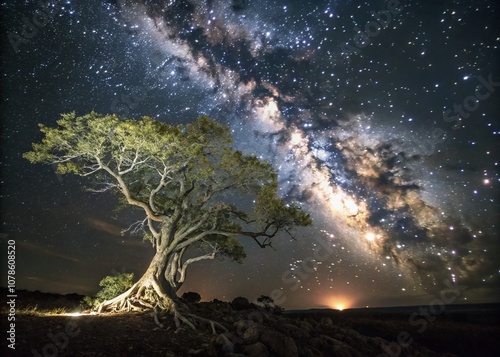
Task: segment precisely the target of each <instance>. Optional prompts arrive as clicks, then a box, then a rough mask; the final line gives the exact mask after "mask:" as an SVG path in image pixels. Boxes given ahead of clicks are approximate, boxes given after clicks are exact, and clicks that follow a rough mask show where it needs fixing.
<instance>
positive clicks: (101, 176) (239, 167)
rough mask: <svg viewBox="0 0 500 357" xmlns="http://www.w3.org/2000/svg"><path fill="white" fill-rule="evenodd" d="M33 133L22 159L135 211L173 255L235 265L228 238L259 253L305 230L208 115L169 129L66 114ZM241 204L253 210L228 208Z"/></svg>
mask: <svg viewBox="0 0 500 357" xmlns="http://www.w3.org/2000/svg"><path fill="white" fill-rule="evenodd" d="M40 130H41V132H42V134H44V136H43V138H42V141H41V142H40V143H34V144H33V150H32V151H30V152H27V153H25V154H24V155H23V157H24V158H26V159H28V160H29V161H30V162H32V163H48V164H56V165H57V171H58V173H60V174H77V175H81V176H89V177H91V178H93V182H94V184H95V187H96V188H95V190H100V191H110V192H113V193H115V194H117V195H118V197H119V198H120V200H119V204H120V205H121V206H125V205H128V206H130V205H132V206H136V207H140V208H141V209H143V210H144V211H145V212H146V215H147V216H148V217H149V218H150V219H151V220H152V221H154V223H155V224H157V226H156V228H157V229H161V231H162V232H164V233H162V234H165V235H167V236H168V237H170V238H168V239H169V241H172V240H173V241H174V242H176V244H178V246H179V249H182V248H184V247H187V246H191V245H193V244H194V246H197V247H198V248H200V247H201V248H204V249H207V250H209V251H214V250H213V249H215V251H216V252H218V254H219V255H223V256H226V257H229V258H231V259H233V260H235V261H237V262H241V261H242V260H243V259H244V257H245V252H244V250H243V246H242V245H241V243H240V242H239V241H238V240H237V239H236V237H242V236H247V237H251V238H253V239H254V240H256V241H257V242H258V243H259V244H260V245H261V246H262V247H264V246H267V245H270V243H269V242H270V240H271V239H272V238H273V237H274V236H275V235H276V234H277V233H279V232H280V231H286V232H289V231H290V230H291V229H293V228H294V227H300V226H308V225H310V224H311V218H310V216H309V215H308V214H306V213H305V212H303V211H302V210H301V209H300V208H299V207H297V206H295V205H289V204H287V203H286V202H285V200H283V199H282V198H280V197H279V196H278V185H277V174H276V172H275V171H274V170H273V168H272V166H271V165H270V164H269V163H267V162H265V161H262V160H260V159H258V158H257V157H255V156H248V155H244V154H243V153H242V152H241V151H237V150H235V149H234V148H233V147H232V135H231V132H230V130H229V128H228V127H226V126H224V125H220V124H218V123H217V122H216V121H214V120H211V119H209V118H208V117H205V116H202V117H200V118H198V119H197V120H196V121H194V122H193V123H190V124H187V125H179V126H173V125H169V124H166V123H162V122H160V121H157V120H154V119H152V118H150V117H147V116H146V117H143V118H140V119H138V120H131V119H122V118H118V117H117V116H116V115H100V114H97V113H95V112H92V113H89V114H87V115H84V116H76V114H75V113H69V114H62V116H61V119H59V120H58V121H57V126H56V127H47V126H44V125H40ZM249 199H250V200H255V205H254V207H253V211H252V210H249V209H248V207H237V205H231V204H228V201H229V200H230V201H231V202H248V200H249ZM149 223H151V222H149ZM145 229H147V228H145ZM150 233H152V232H148V233H147V234H146V235H144V240H148V241H151V242H152V243H153V245H156V244H157V243H158V242H161V243H163V244H166V242H167V241H168V240H167V239H166V238H165V239H163V238H161V239H160V238H158V235H156V236H155V234H150ZM174 238H175V239H174ZM259 238H264V239H265V242H266V243H262V242H259V241H258V239H259ZM157 240H158V242H157Z"/></svg>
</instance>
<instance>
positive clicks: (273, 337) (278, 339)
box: [261, 330, 299, 357]
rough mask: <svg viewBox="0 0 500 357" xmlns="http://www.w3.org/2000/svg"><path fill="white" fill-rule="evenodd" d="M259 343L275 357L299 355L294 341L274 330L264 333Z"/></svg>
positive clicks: (295, 356)
mask: <svg viewBox="0 0 500 357" xmlns="http://www.w3.org/2000/svg"><path fill="white" fill-rule="evenodd" d="M261 342H262V343H264V344H265V345H266V347H267V348H268V349H269V351H270V352H271V353H272V354H273V355H275V356H277V357H298V355H299V352H298V350H297V345H296V344H295V341H294V340H293V339H292V338H291V337H289V336H286V335H284V334H283V333H281V332H278V331H275V330H267V331H264V332H263V333H262V336H261Z"/></svg>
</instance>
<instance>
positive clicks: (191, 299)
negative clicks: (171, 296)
mask: <svg viewBox="0 0 500 357" xmlns="http://www.w3.org/2000/svg"><path fill="white" fill-rule="evenodd" d="M182 299H183V300H184V301H186V302H187V303H190V304H196V303H198V302H200V300H201V296H200V294H198V293H196V292H194V291H187V292H185V293H184V294H182Z"/></svg>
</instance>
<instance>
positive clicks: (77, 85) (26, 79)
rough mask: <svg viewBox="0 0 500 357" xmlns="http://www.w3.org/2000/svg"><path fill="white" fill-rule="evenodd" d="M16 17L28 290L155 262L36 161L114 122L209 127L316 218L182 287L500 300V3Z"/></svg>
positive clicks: (7, 135)
mask: <svg viewBox="0 0 500 357" xmlns="http://www.w3.org/2000/svg"><path fill="white" fill-rule="evenodd" d="M1 5H2V26H3V27H4V28H3V31H2V45H3V51H2V52H3V58H2V72H3V73H2V97H3V103H2V110H1V112H2V132H1V143H2V145H1V148H2V155H1V158H2V159H1V160H2V178H1V185H2V189H1V195H2V197H1V201H2V209H1V213H2V228H1V240H2V246H3V247H4V246H5V244H6V240H7V239H15V240H16V248H17V271H16V280H17V288H18V289H21V288H25V289H32V290H34V289H39V290H42V291H49V292H58V293H72V292H76V293H81V294H94V293H95V292H97V291H98V290H99V286H98V282H99V281H100V279H102V277H104V276H106V275H112V274H117V273H120V272H134V273H135V274H136V276H138V275H140V274H142V273H143V272H144V270H145V269H146V267H147V265H148V263H149V261H150V259H151V257H152V256H153V253H154V252H153V249H152V248H151V246H150V245H148V243H145V242H142V241H141V238H140V237H136V236H130V235H127V234H126V235H124V236H122V235H121V230H122V229H124V228H127V227H128V226H129V225H130V224H131V223H133V222H134V221H135V220H137V217H138V212H137V211H128V210H126V211H123V212H116V211H115V205H116V199H115V198H114V197H112V196H109V195H107V194H96V193H89V192H87V191H84V190H83V187H84V186H85V185H88V183H89V182H88V181H86V180H85V179H84V178H79V177H70V176H60V175H57V174H56V173H55V170H54V168H53V167H51V166H43V165H31V164H29V163H28V162H27V161H26V160H23V159H22V158H21V155H22V153H23V152H26V151H28V150H30V148H31V143H32V142H34V141H37V140H40V139H41V135H40V133H39V131H38V126H37V124H38V123H43V124H45V125H54V124H55V121H56V120H57V119H58V118H59V114H60V113H66V112H70V111H75V112H76V113H77V114H78V115H83V114H86V113H88V112H90V111H92V110H94V111H97V112H99V113H103V114H104V113H115V114H118V115H120V116H123V117H129V118H139V117H141V116H143V115H148V116H151V117H155V118H157V119H158V120H161V121H164V122H168V123H188V122H190V121H192V120H194V119H195V118H196V117H197V116H199V115H200V114H206V115H209V116H210V117H212V118H214V119H216V120H218V121H219V122H221V123H225V124H227V125H228V126H229V127H230V128H231V130H232V132H233V134H234V138H235V147H236V148H237V149H240V150H242V151H244V152H245V153H246V154H253V155H256V156H258V157H260V158H262V159H264V160H267V161H269V162H271V163H272V164H273V165H274V167H275V168H276V170H278V172H279V179H280V193H281V195H282V196H283V197H285V198H286V199H287V200H289V202H291V203H292V202H293V203H296V204H299V205H300V206H301V207H302V208H303V209H304V210H306V211H308V212H309V213H311V215H312V218H313V220H314V226H313V227H312V228H308V229H302V230H300V231H298V232H297V233H296V236H297V239H296V240H295V241H294V240H291V239H289V238H287V237H285V236H283V237H280V239H278V240H277V241H276V242H275V244H274V245H275V250H272V249H264V250H262V249H260V248H258V247H256V246H255V245H253V244H251V242H247V241H244V242H243V243H244V245H245V247H246V249H247V255H248V256H247V259H246V261H245V262H244V263H243V264H242V265H240V264H237V263H231V262H227V261H226V262H219V261H209V262H204V263H200V264H198V265H197V266H195V265H193V266H192V268H191V271H190V272H189V273H188V274H189V276H188V278H187V280H188V281H187V283H186V284H185V286H184V287H183V289H182V290H181V293H182V291H189V290H192V291H197V292H199V293H200V294H201V295H202V297H203V299H204V300H211V299H213V298H218V299H222V300H230V299H232V298H234V297H236V296H246V297H248V298H249V299H251V300H252V299H255V298H257V297H258V296H259V295H271V293H272V292H273V291H276V290H279V291H280V296H281V298H280V301H279V303H280V304H281V305H282V306H284V307H285V308H292V309H295V308H311V307H339V306H342V307H364V306H394V305H413V304H429V303H430V302H431V301H432V300H433V299H434V298H435V297H436V296H439V294H440V292H442V291H443V289H446V288H447V286H449V285H450V284H458V285H460V286H461V287H463V286H466V288H463V289H462V290H461V293H460V296H458V297H457V299H456V300H455V301H453V302H454V303H480V302H496V301H498V296H500V295H499V292H500V261H499V259H498V257H499V256H500V255H499V254H500V246H499V243H498V242H499V241H498V240H499V238H500V237H499V233H498V226H497V222H499V221H500V220H499V198H500V197H499V188H500V176H499V165H498V152H499V150H498V149H499V134H500V107H499V104H498V103H499V102H500V66H499V58H500V56H499V55H500V49H499V46H500V30H499V27H498V22H499V20H500V16H499V15H500V4H499V3H498V2H497V1H495V0H484V1H470V0H449V1H439V2H438V1H424V0H422V1H411V2H410V1H404V0H401V1H397V0H391V1H382V0H377V1H356V0H352V1H349V0H329V1H327V0H309V1H304V0H301V1H298V0H294V1H291V0H288V1H266V0H149V1H148V0H130V1H129V0H119V1H103V0H100V1H98V0H87V1H76V0H74V1H70V0H53V1H45V0H41V1H39V2H37V1H34V0H29V1H2V2H1ZM4 251H6V248H5V250H4ZM2 259H4V258H2ZM3 284H5V282H4V283H3Z"/></svg>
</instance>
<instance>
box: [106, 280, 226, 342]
mask: <svg viewBox="0 0 500 357" xmlns="http://www.w3.org/2000/svg"><path fill="white" fill-rule="evenodd" d="M139 283H140V282H137V283H135V284H134V285H133V286H132V287H131V288H130V289H128V290H127V291H125V292H124V293H122V294H120V295H118V296H117V297H115V298H113V299H110V300H107V301H104V302H102V303H101V304H99V305H98V306H97V308H96V310H97V313H98V314H101V313H104V312H122V311H127V312H130V311H148V310H152V311H153V319H154V322H155V324H156V325H157V326H159V327H161V328H162V327H164V326H163V324H162V323H161V322H160V320H159V318H158V313H159V312H160V311H166V312H170V313H173V317H174V322H175V326H176V328H177V329H179V328H181V326H182V325H183V324H184V325H187V326H189V327H190V328H191V329H192V330H196V329H197V328H196V325H197V324H196V321H199V322H201V323H204V324H208V325H210V327H211V329H212V333H213V334H214V335H215V334H216V333H217V328H219V329H221V330H222V331H224V332H225V331H227V329H226V328H225V327H224V326H223V325H221V324H220V323H218V322H216V321H213V320H210V319H207V318H204V317H201V316H198V315H195V314H192V313H190V312H189V308H188V307H187V306H186V305H184V304H183V303H181V302H180V301H178V300H177V299H172V298H170V297H169V296H168V295H167V294H165V293H163V291H162V290H161V288H160V287H159V285H158V284H155V283H156V282H152V284H151V286H149V287H148V286H146V285H144V284H139Z"/></svg>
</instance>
